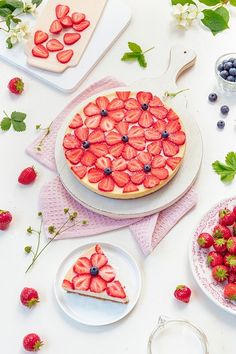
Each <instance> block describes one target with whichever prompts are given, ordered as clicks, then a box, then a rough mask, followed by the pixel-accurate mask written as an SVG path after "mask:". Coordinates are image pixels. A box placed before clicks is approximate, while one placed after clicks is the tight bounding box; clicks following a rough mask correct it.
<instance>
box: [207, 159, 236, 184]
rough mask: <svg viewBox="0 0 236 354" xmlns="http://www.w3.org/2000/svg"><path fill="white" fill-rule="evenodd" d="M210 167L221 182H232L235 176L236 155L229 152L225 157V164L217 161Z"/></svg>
mask: <svg viewBox="0 0 236 354" xmlns="http://www.w3.org/2000/svg"><path fill="white" fill-rule="evenodd" d="M212 167H213V170H214V171H215V172H216V173H217V174H218V175H219V176H220V179H221V181H222V182H226V183H227V182H232V180H233V179H234V177H235V175H236V153H235V152H229V153H228V154H227V155H226V157H225V163H222V162H220V161H218V160H217V161H215V162H214V163H213V164H212Z"/></svg>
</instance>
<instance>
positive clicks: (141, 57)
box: [138, 54, 147, 68]
mask: <svg viewBox="0 0 236 354" xmlns="http://www.w3.org/2000/svg"><path fill="white" fill-rule="evenodd" d="M138 62H139V65H140V66H141V67H142V68H146V67H147V62H146V59H145V56H144V55H143V54H139V56H138Z"/></svg>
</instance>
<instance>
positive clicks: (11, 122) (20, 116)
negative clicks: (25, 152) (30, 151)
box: [0, 111, 26, 132]
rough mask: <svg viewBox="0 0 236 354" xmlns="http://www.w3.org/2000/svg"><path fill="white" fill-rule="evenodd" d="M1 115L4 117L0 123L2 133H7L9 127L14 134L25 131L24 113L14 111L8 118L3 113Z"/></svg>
mask: <svg viewBox="0 0 236 354" xmlns="http://www.w3.org/2000/svg"><path fill="white" fill-rule="evenodd" d="M3 113H4V115H5V117H4V118H3V119H2V120H1V122H0V127H1V129H2V130H3V131H8V130H9V129H10V128H11V127H12V128H13V129H14V130H15V131H16V132H23V131H24V130H26V124H25V122H24V120H25V119H26V113H22V112H16V111H14V112H12V113H11V115H10V116H9V115H8V114H7V113H6V112H5V111H4V112H3Z"/></svg>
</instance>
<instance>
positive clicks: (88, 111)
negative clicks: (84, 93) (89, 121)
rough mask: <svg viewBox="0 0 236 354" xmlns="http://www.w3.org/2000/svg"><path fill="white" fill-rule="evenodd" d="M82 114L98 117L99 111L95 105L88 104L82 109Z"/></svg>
mask: <svg viewBox="0 0 236 354" xmlns="http://www.w3.org/2000/svg"><path fill="white" fill-rule="evenodd" d="M84 114H85V115H86V116H88V117H92V116H95V115H99V114H100V109H99V107H98V106H97V105H96V104H95V103H93V102H90V103H88V104H87V106H85V107H84Z"/></svg>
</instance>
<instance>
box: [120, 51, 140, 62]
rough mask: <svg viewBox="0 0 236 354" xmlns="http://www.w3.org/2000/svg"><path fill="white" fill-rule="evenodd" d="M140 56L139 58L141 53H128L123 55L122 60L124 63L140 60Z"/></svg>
mask: <svg viewBox="0 0 236 354" xmlns="http://www.w3.org/2000/svg"><path fill="white" fill-rule="evenodd" d="M138 56H139V53H134V52H127V53H125V54H124V55H123V57H122V58H121V60H122V61H129V60H135V59H138Z"/></svg>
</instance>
